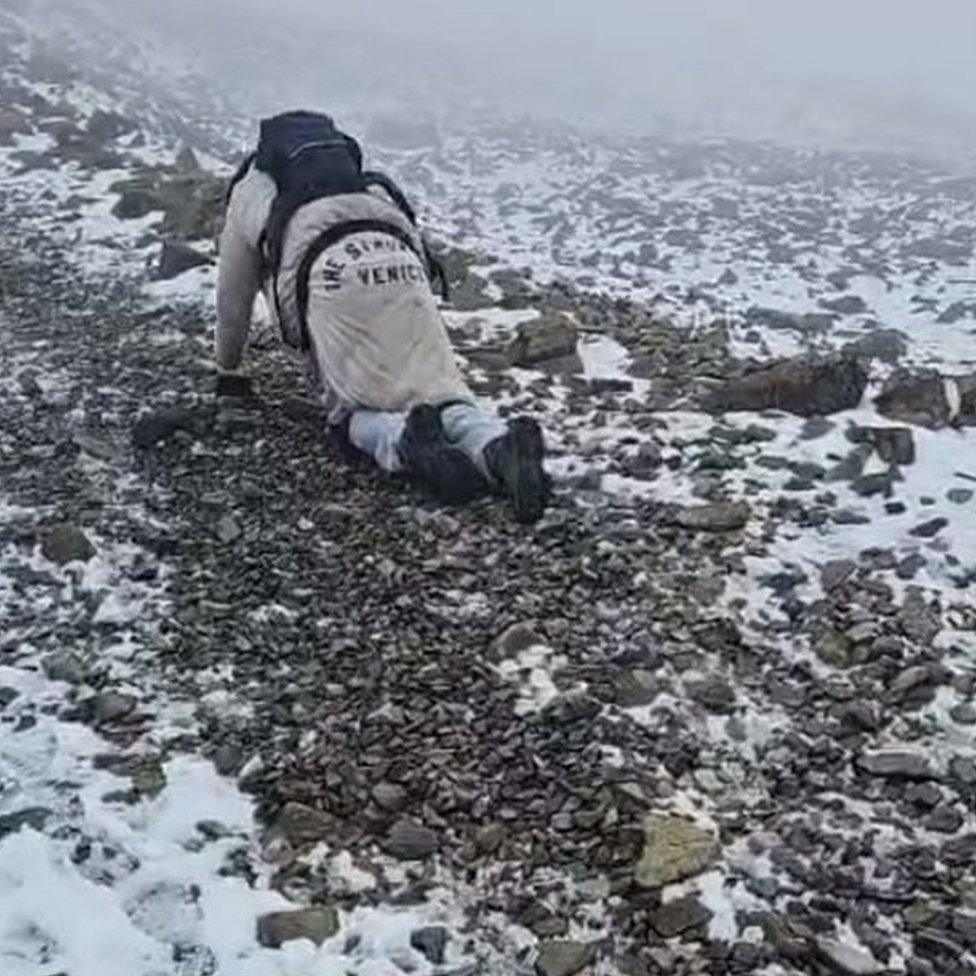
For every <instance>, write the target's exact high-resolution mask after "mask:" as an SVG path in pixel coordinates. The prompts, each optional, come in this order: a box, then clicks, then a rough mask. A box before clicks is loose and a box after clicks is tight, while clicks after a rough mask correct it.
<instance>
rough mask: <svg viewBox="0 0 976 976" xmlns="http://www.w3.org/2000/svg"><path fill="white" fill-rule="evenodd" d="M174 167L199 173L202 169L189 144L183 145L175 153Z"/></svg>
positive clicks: (187, 171)
mask: <svg viewBox="0 0 976 976" xmlns="http://www.w3.org/2000/svg"><path fill="white" fill-rule="evenodd" d="M176 168H177V169H180V170H183V171H184V172H185V173H199V172H200V171H201V170H202V169H203V167H202V166H201V165H200V160H199V159H197V154H196V153H195V152H194V151H193V149H192V148H191V147H190V146H184V147H183V148H182V149H181V150H180V151H179V152H178V153H177V154H176Z"/></svg>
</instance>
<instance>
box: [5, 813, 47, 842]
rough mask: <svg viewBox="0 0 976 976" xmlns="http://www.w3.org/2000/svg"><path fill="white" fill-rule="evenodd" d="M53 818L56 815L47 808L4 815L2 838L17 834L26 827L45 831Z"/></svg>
mask: <svg viewBox="0 0 976 976" xmlns="http://www.w3.org/2000/svg"><path fill="white" fill-rule="evenodd" d="M52 816H54V814H53V813H52V812H51V811H50V810H48V809H47V807H26V808H25V809H23V810H16V811H14V812H13V813H5V814H2V815H0V838H3V837H6V836H7V834H16V833H17V831H19V830H21V829H22V828H24V827H30V828H31V830H38V831H40V830H43V829H44V827H45V825H46V824H47V822H48V820H50V819H51V817H52Z"/></svg>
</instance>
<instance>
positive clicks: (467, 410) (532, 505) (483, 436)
mask: <svg viewBox="0 0 976 976" xmlns="http://www.w3.org/2000/svg"><path fill="white" fill-rule="evenodd" d="M441 422H442V424H443V426H444V431H445V434H446V436H447V438H448V440H449V441H450V442H451V443H453V444H455V445H456V446H457V447H458V448H459V449H460V450H462V451H463V452H464V453H465V454H466V455H467V456H468V457H469V458H471V460H472V461H473V462H474V463H475V464H476V465H477V466H478V469H479V470H480V471H481V472H482V473H483V474H484V475H485V476H486V477H487V478H488V480H489V481H490V482H491V483H492V484H494V486H495V487H496V488H497V489H498V490H499V491H500V492H501V493H502V494H504V495H506V496H507V497H508V498H510V499H511V500H512V503H513V505H514V508H515V516H516V518H517V519H518V520H519V521H520V522H523V523H527V524H528V523H532V522H537V521H538V520H539V519H540V518H542V516H543V514H544V513H545V510H546V505H547V503H548V501H549V489H550V482H549V478H548V476H547V475H546V473H545V469H544V468H543V464H542V461H543V455H544V444H543V439H542V430H541V429H540V427H539V425H538V424H537V423H536V422H535V421H534V420H532V419H530V418H528V417H516V418H515V419H514V420H511V421H508V422H507V423H506V422H505V421H503V420H501V419H500V418H499V417H497V416H496V415H495V414H494V413H491V412H488V411H485V410H483V409H481V408H479V407H478V406H477V405H475V404H474V403H468V402H463V403H451V404H446V405H445V406H443V407H442V408H441Z"/></svg>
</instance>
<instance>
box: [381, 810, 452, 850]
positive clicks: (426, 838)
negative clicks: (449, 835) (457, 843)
mask: <svg viewBox="0 0 976 976" xmlns="http://www.w3.org/2000/svg"><path fill="white" fill-rule="evenodd" d="M439 847H440V838H439V837H438V836H437V834H435V833H434V831H432V830H431V829H430V828H429V827H425V826H424V825H423V824H419V823H417V822H416V821H415V820H411V819H409V818H407V817H404V818H402V819H401V820H398V821H397V822H396V823H395V824H394V825H393V828H392V829H391V830H390V832H389V834H388V835H387V837H386V840H385V841H384V842H383V850H384V851H386V853H387V854H389V855H390V856H391V857H395V858H397V859H398V860H401V861H419V860H421V859H422V858H425V857H430V855H431V854H434V853H435V852H436V851H437V849H438V848H439Z"/></svg>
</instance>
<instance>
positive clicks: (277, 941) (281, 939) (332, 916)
mask: <svg viewBox="0 0 976 976" xmlns="http://www.w3.org/2000/svg"><path fill="white" fill-rule="evenodd" d="M338 931H339V914H338V912H336V910H335V909H334V908H331V907H328V906H316V907H314V908H302V909H298V910H297V911H293V912H271V913H269V914H267V915H262V916H261V917H260V918H259V919H258V925H257V937H258V942H259V943H260V944H261V945H262V946H264V947H265V948H266V949H280V948H281V946H283V945H284V944H285V943H286V942H291V941H292V940H293V939H309V940H311V941H312V942H314V943H315V944H316V945H317V946H319V945H322V943H323V942H325V941H326V939H331V938H332V936H334V935H335V934H336V933H337V932H338Z"/></svg>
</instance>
